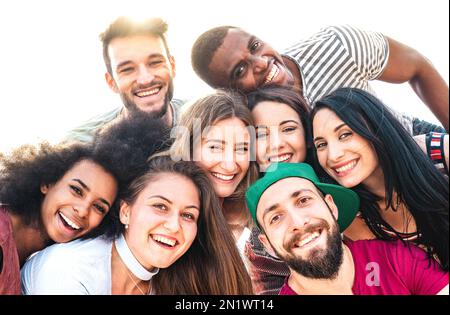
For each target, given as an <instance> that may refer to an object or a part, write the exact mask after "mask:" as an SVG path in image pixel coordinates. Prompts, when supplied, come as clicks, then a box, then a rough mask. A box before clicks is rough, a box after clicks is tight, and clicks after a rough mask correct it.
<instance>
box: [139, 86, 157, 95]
mask: <svg viewBox="0 0 450 315" xmlns="http://www.w3.org/2000/svg"><path fill="white" fill-rule="evenodd" d="M159 90H160V88H155V89H152V90H149V91H143V92H138V93H136V95H137V96H139V97H145V96H149V95H153V94H156V93H158V92H159Z"/></svg>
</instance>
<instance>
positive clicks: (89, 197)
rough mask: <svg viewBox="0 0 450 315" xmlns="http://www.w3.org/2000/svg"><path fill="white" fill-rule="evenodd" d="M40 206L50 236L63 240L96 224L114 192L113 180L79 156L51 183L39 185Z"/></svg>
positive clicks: (79, 233)
mask: <svg viewBox="0 0 450 315" xmlns="http://www.w3.org/2000/svg"><path fill="white" fill-rule="evenodd" d="M41 191H42V193H43V194H44V195H45V196H44V200H43V202H42V206H41V217H42V222H43V225H44V228H45V230H46V232H47V235H48V236H49V238H50V239H52V240H53V241H55V242H56V243H65V242H69V241H71V240H74V239H75V238H78V237H80V236H83V235H85V234H86V233H88V232H90V231H92V229H94V228H95V227H97V226H98V225H99V224H100V223H101V221H102V220H103V218H104V217H105V215H106V214H107V213H108V211H109V209H110V207H111V205H112V203H113V202H114V199H115V198H116V194H117V182H116V180H115V179H114V177H113V176H112V175H111V174H109V173H107V172H106V171H105V170H104V169H103V168H102V167H101V166H99V165H98V164H96V163H94V162H92V161H90V160H82V161H80V162H78V163H76V164H75V165H74V166H73V167H72V168H71V169H70V170H68V171H67V172H66V174H64V176H63V177H62V178H61V179H60V180H59V181H58V182H56V183H55V184H53V185H43V186H42V187H41Z"/></svg>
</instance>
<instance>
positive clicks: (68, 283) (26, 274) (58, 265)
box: [21, 237, 113, 295]
mask: <svg viewBox="0 0 450 315" xmlns="http://www.w3.org/2000/svg"><path fill="white" fill-rule="evenodd" d="M112 244H113V242H112V241H108V240H105V239H103V238H101V237H97V238H94V239H88V240H75V241H72V242H69V243H64V244H54V245H52V246H49V247H47V248H45V249H43V250H41V251H40V252H38V253H36V254H35V255H33V256H32V257H31V258H30V259H28V261H27V262H26V263H25V265H24V266H23V268H22V270H21V282H22V294H31V295H34V294H64V295H65V294H80V295H83V294H86V295H110V294H111V250H112Z"/></svg>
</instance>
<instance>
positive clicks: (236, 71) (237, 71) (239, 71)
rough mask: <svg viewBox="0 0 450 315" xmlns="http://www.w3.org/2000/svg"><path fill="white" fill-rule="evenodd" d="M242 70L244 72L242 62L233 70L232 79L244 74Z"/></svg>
mask: <svg viewBox="0 0 450 315" xmlns="http://www.w3.org/2000/svg"><path fill="white" fill-rule="evenodd" d="M244 72H245V65H244V64H240V65H238V66H237V67H236V68H235V69H234V71H233V78H234V79H239V78H241V77H242V76H243V75H244Z"/></svg>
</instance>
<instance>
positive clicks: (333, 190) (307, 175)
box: [245, 163, 359, 232]
mask: <svg viewBox="0 0 450 315" xmlns="http://www.w3.org/2000/svg"><path fill="white" fill-rule="evenodd" d="M289 177H299V178H304V179H306V180H309V181H310V182H312V183H313V184H314V185H315V186H316V187H317V188H318V189H319V190H320V191H322V192H323V193H324V194H330V195H331V196H332V197H333V200H334V203H335V204H336V206H337V208H338V211H339V215H338V224H339V228H340V231H341V232H342V231H344V230H345V229H346V228H347V227H348V226H349V225H350V224H351V223H352V221H353V219H354V218H355V216H356V214H357V212H358V210H359V197H358V195H357V194H356V193H355V192H354V191H353V190H350V189H347V188H345V187H342V186H339V185H332V184H325V183H321V182H320V181H319V178H318V177H317V175H316V173H315V172H314V170H313V168H312V167H311V166H310V165H309V164H306V163H272V164H271V165H270V166H269V167H268V168H267V169H266V173H265V175H264V176H263V177H262V178H260V179H259V180H257V181H256V182H255V183H254V184H253V185H251V186H250V187H249V188H248V189H247V192H246V193H245V199H246V201H247V207H248V210H249V211H250V214H251V215H252V217H253V220H255V223H256V224H257V225H258V226H259V223H258V221H257V219H256V209H257V207H258V203H259V199H260V198H261V196H262V194H263V193H264V191H266V189H267V188H269V187H270V186H271V185H273V184H274V183H276V182H278V181H279V180H282V179H285V178H289Z"/></svg>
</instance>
